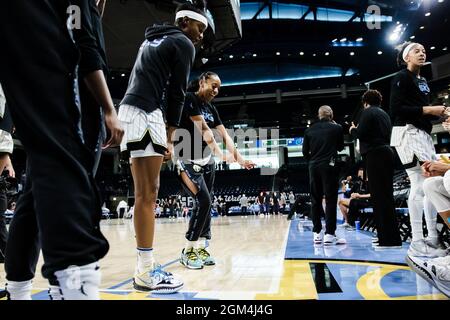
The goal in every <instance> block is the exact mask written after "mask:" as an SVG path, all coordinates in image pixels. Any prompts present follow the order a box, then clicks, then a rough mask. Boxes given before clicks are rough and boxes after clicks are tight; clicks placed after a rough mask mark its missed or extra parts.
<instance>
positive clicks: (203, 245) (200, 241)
mask: <svg viewBox="0 0 450 320" xmlns="http://www.w3.org/2000/svg"><path fill="white" fill-rule="evenodd" d="M208 246H209V243H208V239H206V238H203V237H201V238H199V239H198V248H202V249H206V248H208Z"/></svg>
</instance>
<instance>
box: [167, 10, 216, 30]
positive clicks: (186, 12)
mask: <svg viewBox="0 0 450 320" xmlns="http://www.w3.org/2000/svg"><path fill="white" fill-rule="evenodd" d="M183 17H188V18H190V19H194V20H197V21H199V22H201V23H203V24H204V25H205V26H206V27H208V20H207V19H206V17H204V16H202V15H201V14H199V13H197V12H194V11H191V10H181V11H178V12H177V14H176V15H175V20H178V19H180V18H183Z"/></svg>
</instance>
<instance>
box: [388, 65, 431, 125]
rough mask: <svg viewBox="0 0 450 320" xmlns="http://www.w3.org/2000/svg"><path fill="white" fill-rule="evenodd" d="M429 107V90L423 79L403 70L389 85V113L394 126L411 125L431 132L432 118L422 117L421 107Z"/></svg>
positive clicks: (428, 116)
mask: <svg viewBox="0 0 450 320" xmlns="http://www.w3.org/2000/svg"><path fill="white" fill-rule="evenodd" d="M428 105H430V88H429V87H428V84H427V81H426V80H425V78H423V77H420V78H417V76H416V75H415V74H414V73H412V72H411V71H409V70H408V69H403V70H401V71H399V72H398V73H397V74H396V75H395V76H394V78H393V79H392V83H391V99H390V111H391V117H392V119H393V122H394V126H404V125H406V124H412V125H414V126H415V127H416V128H418V129H422V130H424V131H425V132H427V133H430V132H431V129H432V127H433V125H432V124H431V120H433V119H435V117H434V116H430V115H424V114H423V107H424V106H428Z"/></svg>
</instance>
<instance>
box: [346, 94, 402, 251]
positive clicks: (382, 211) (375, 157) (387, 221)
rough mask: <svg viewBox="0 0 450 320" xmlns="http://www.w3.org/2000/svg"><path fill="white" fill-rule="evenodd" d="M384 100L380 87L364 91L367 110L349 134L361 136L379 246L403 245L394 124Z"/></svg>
mask: <svg viewBox="0 0 450 320" xmlns="http://www.w3.org/2000/svg"><path fill="white" fill-rule="evenodd" d="M381 101H382V96H381V94H380V93H379V92H378V91H377V90H368V91H367V92H366V93H364V95H363V97H362V103H363V105H364V111H363V112H362V114H361V118H360V120H359V124H358V126H357V127H356V126H355V125H352V126H351V127H350V130H349V133H350V134H351V135H352V136H353V137H354V138H358V139H359V141H360V144H361V155H362V156H363V158H364V160H365V163H366V170H367V176H368V180H369V190H370V195H371V199H372V203H373V210H374V217H375V221H376V225H377V234H378V248H380V249H381V248H398V247H400V248H401V245H402V242H401V240H400V232H399V230H398V225H397V221H396V216H395V205H394V195H393V193H394V190H393V184H394V182H393V176H394V152H393V150H392V149H391V147H390V146H389V143H390V137H391V128H392V125H391V120H390V117H389V115H388V114H387V113H386V112H385V111H383V109H381V107H380V106H381Z"/></svg>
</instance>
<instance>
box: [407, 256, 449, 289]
mask: <svg viewBox="0 0 450 320" xmlns="http://www.w3.org/2000/svg"><path fill="white" fill-rule="evenodd" d="M406 263H408V265H409V266H410V267H411V269H412V270H413V271H414V272H415V273H417V274H418V275H419V276H421V277H422V278H424V279H425V280H426V281H428V282H429V283H430V284H431V285H433V286H434V287H436V288H437V289H439V290H440V291H441V292H442V293H443V294H445V295H446V296H447V297H450V267H448V266H447V267H443V266H440V265H437V264H435V263H433V260H428V261H425V260H423V259H421V258H418V257H412V256H407V257H406Z"/></svg>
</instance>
